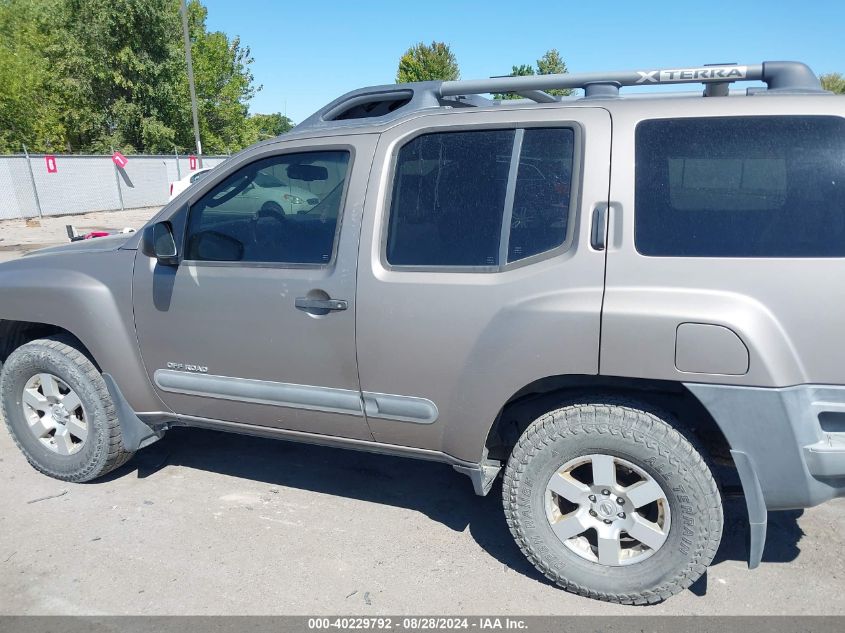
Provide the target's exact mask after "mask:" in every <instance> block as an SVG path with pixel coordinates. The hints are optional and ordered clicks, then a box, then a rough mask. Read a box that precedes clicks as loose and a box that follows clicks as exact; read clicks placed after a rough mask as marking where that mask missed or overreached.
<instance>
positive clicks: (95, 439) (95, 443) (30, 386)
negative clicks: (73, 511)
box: [0, 337, 132, 482]
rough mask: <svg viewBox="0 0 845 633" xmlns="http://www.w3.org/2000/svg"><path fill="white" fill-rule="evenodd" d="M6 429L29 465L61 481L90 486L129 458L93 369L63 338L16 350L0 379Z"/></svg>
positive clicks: (100, 380)
mask: <svg viewBox="0 0 845 633" xmlns="http://www.w3.org/2000/svg"><path fill="white" fill-rule="evenodd" d="M0 402H2V410H3V418H4V419H5V420H6V426H7V427H8V429H9V432H10V433H11V435H12V438H13V439H14V440H15V443H16V444H17V445H18V448H20V450H21V452H22V453H23V454H24V456H25V457H26V458H27V460H28V461H29V463H30V464H32V466H33V467H35V468H36V469H37V470H39V471H41V472H42V473H44V474H46V475H50V476H51V477H55V478H56V479H61V480H64V481H76V482H82V481H89V480H91V479H95V478H97V477H100V476H102V475H104V474H106V473H108V472H109V471H111V470H114V469H115V468H117V467H119V466H121V465H123V464H124V463H126V461H128V460H129V458H130V457H132V453H130V452H128V451H126V450H125V449H124V447H123V436H122V434H121V432H120V424H119V422H118V419H117V415H116V413H115V407H114V403H113V402H112V400H111V396H110V395H109V392H108V389H107V388H106V384H105V381H104V380H103V377H102V375H101V374H100V372H99V371H98V370H97V368H96V367H95V366H94V364H93V363H92V362H91V361H90V360H89V359H88V358H87V357H86V356H85V355H84V354H83V353H82V352H80V351H79V350H78V349H77V348H76V347H74V345H73V341H71V340H70V339H66V338H64V337H55V338H45V339H39V340H36V341H32V342H31V343H27V344H26V345H23V346H21V347H20V348H18V349H17V350H15V351H14V352H13V353H12V354H11V355H10V356H9V358H8V359H7V360H6V362H5V364H4V366H3V370H2V373H0Z"/></svg>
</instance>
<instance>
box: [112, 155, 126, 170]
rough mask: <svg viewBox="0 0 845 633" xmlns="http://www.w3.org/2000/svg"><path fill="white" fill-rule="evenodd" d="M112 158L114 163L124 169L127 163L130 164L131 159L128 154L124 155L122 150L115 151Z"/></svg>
mask: <svg viewBox="0 0 845 633" xmlns="http://www.w3.org/2000/svg"><path fill="white" fill-rule="evenodd" d="M111 159H112V162H114V164H115V165H117V166H118V167H120V168H121V169H123V168H124V167H126V165H128V164H129V159H127V158H126V156H124V155H123V154H121V153H120V152H115V153H114V154H112V155H111Z"/></svg>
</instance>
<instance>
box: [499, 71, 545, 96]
mask: <svg viewBox="0 0 845 633" xmlns="http://www.w3.org/2000/svg"><path fill="white" fill-rule="evenodd" d="M536 74H537V73H535V72H534V68H533V67H532V66H531V64H520V65H519V66H511V73H510V75H508V77H524V76H526V75H536ZM493 98H494V99H502V100H505V101H506V100H508V99H521V98H522V97H520V96H519V95H518V94H515V93H513V92H504V93H502V92H497V93H496V94H494V95H493Z"/></svg>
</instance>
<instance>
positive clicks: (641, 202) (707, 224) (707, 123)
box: [634, 116, 845, 257]
mask: <svg viewBox="0 0 845 633" xmlns="http://www.w3.org/2000/svg"><path fill="white" fill-rule="evenodd" d="M635 184H636V193H635V210H634V213H635V222H634V224H635V242H636V247H637V250H638V251H639V252H640V253H642V254H643V255H650V256H658V257H660V256H663V257H845V119H843V118H841V117H834V116H765V117H763V116H760V117H731V118H712V117H710V118H688V119H657V120H650V121H643V122H641V123H640V124H639V125H638V126H637V130H636V183H635Z"/></svg>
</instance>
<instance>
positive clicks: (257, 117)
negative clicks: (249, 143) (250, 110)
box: [249, 112, 293, 141]
mask: <svg viewBox="0 0 845 633" xmlns="http://www.w3.org/2000/svg"><path fill="white" fill-rule="evenodd" d="M249 120H250V123H251V124H252V127H253V131H254V134H255V138H256V140H259V141H261V140H263V139H267V138H273V137H275V136H279V135H280V134H284V133H285V132H289V131H290V130H292V129H293V121H291V120H290V119H289V118H288V117H286V116H285V115H284V114H282V113H281V112H274V113H273V114H253V115H252V116H251V117H250V118H249Z"/></svg>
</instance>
